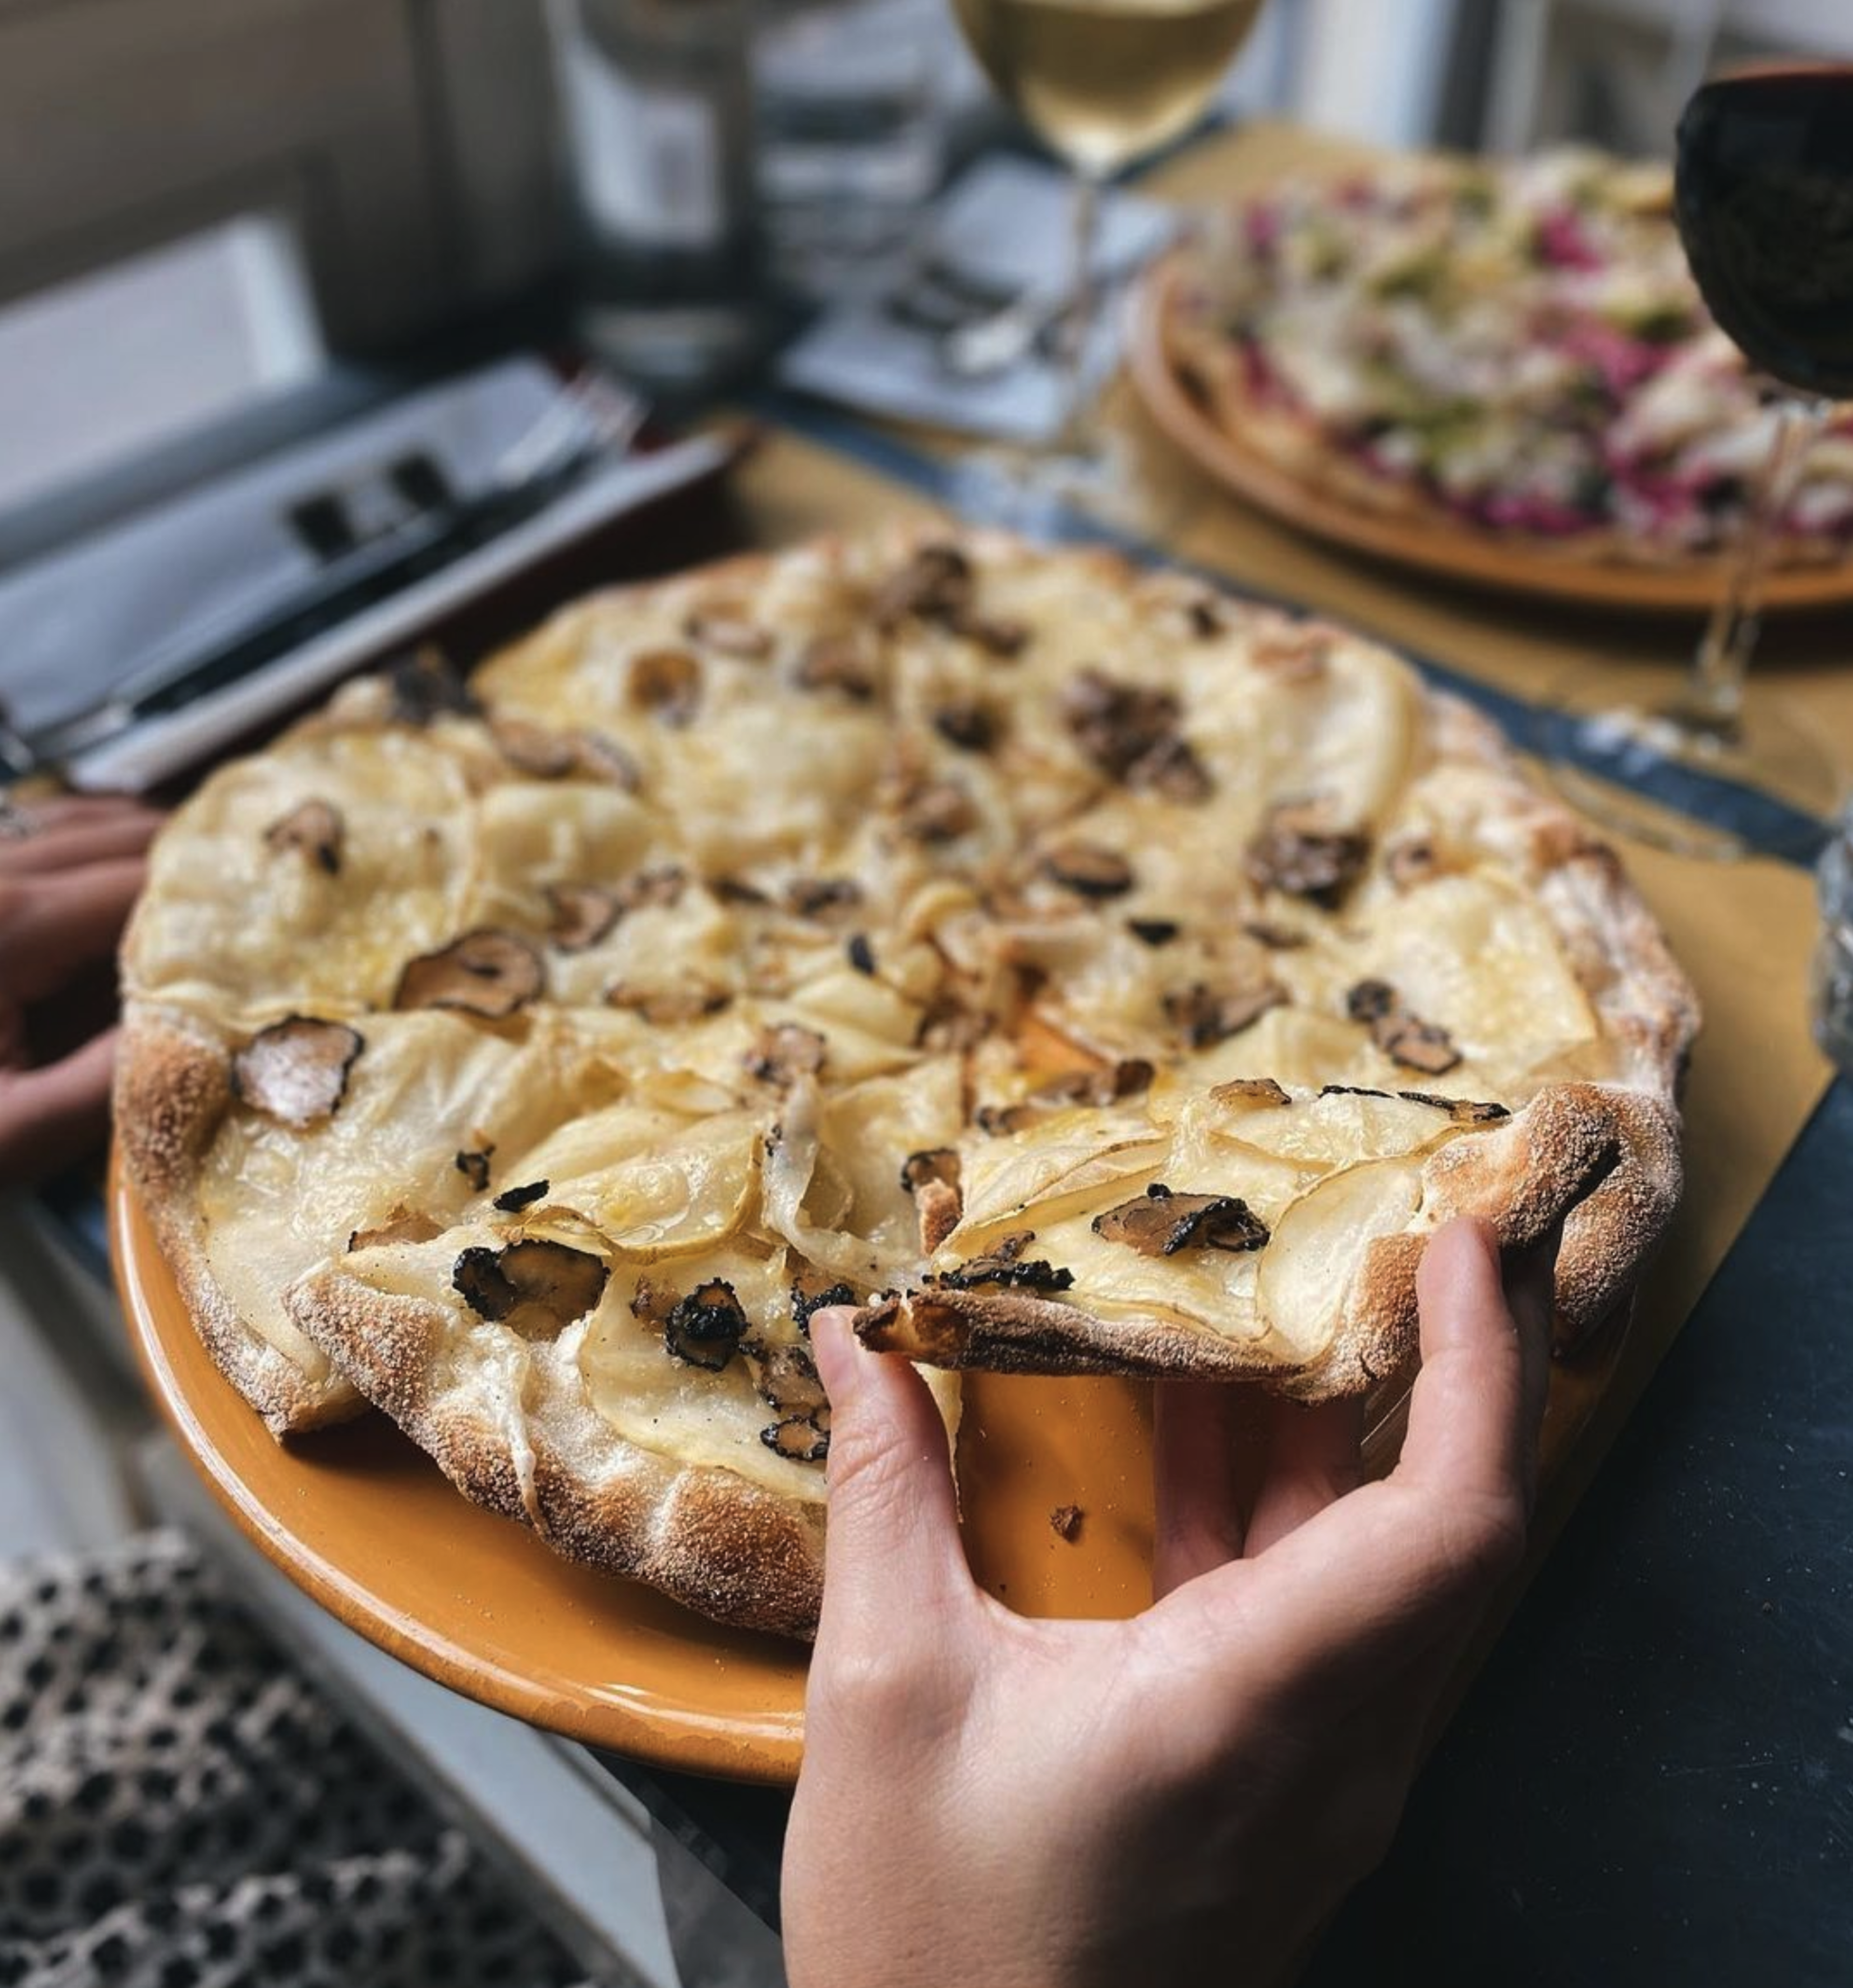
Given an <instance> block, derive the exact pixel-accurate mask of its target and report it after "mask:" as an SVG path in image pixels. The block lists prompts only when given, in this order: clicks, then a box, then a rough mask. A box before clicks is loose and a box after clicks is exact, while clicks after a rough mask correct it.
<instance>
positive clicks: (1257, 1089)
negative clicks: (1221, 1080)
mask: <svg viewBox="0 0 1853 1988" xmlns="http://www.w3.org/2000/svg"><path fill="white" fill-rule="evenodd" d="M1210 1096H1211V1097H1213V1098H1214V1099H1215V1100H1216V1102H1217V1103H1218V1104H1247V1105H1253V1106H1254V1107H1256V1108H1260V1107H1262V1106H1265V1105H1270V1104H1292V1103H1293V1099H1292V1098H1291V1097H1290V1096H1289V1095H1288V1094H1287V1091H1286V1090H1284V1089H1283V1087H1282V1086H1281V1085H1280V1084H1277V1083H1276V1081H1275V1080H1274V1079H1273V1077H1231V1078H1230V1079H1229V1081H1228V1083H1226V1084H1218V1085H1217V1086H1216V1087H1215V1089H1214V1090H1212V1091H1211V1092H1210Z"/></svg>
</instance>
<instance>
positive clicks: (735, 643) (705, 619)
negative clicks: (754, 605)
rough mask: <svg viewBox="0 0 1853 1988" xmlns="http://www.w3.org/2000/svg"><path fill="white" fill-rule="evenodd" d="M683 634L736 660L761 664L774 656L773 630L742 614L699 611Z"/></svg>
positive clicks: (691, 617) (707, 610)
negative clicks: (771, 655) (760, 625)
mask: <svg viewBox="0 0 1853 1988" xmlns="http://www.w3.org/2000/svg"><path fill="white" fill-rule="evenodd" d="M682 633H683V634H685V635H686V636H687V637H688V639H689V641H691V642H698V643H700V644H701V645H702V647H703V648H705V649H712V650H713V651H715V653H716V654H719V655H722V656H733V657H736V658H739V661H742V662H746V663H756V662H762V661H764V660H765V658H766V657H768V656H769V655H770V654H772V634H771V632H770V631H769V630H767V629H765V628H762V627H759V626H758V624H756V623H755V622H752V621H749V620H747V619H746V617H745V616H744V615H743V614H727V613H725V612H720V613H717V612H715V610H712V609H704V608H697V609H696V610H695V612H694V613H693V614H691V615H690V616H689V617H688V620H685V622H684V623H683V624H682Z"/></svg>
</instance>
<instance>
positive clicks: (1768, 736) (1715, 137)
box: [1550, 63, 1853, 857]
mask: <svg viewBox="0 0 1853 1988" xmlns="http://www.w3.org/2000/svg"><path fill="white" fill-rule="evenodd" d="M1674 209H1675V215H1676V217H1677V219H1678V222H1679V235H1680V239H1681V241H1682V242H1683V243H1684V245H1685V248H1686V259H1687V260H1688V261H1689V263H1690V264H1691V265H1692V275H1693V276H1694V278H1695V279H1696V281H1697V283H1698V286H1699V291H1700V293H1701V294H1702V295H1703V297H1704V299H1705V301H1706V304H1707V305H1708V306H1709V307H1710V309H1711V313H1712V315H1713V317H1714V318H1715V319H1716V320H1717V322H1718V323H1719V326H1720V327H1721V328H1722V329H1723V331H1724V333H1725V334H1726V336H1728V337H1729V338H1730V340H1731V341H1732V342H1733V343H1734V344H1735V345H1736V346H1737V347H1738V348H1739V349H1740V350H1741V351H1742V352H1743V353H1744V355H1745V356H1746V357H1747V358H1748V359H1749V360H1750V361H1751V363H1753V365H1755V366H1757V367H1759V368H1760V370H1762V371H1763V373H1765V374H1767V375H1768V376H1769V377H1770V379H1771V380H1774V381H1775V382H1776V383H1777V384H1778V386H1779V387H1780V389H1781V390H1782V391H1780V395H1779V397H1778V398H1777V401H1776V403H1775V407H1776V411H1777V422H1776V428H1775V433H1774V440H1773V441H1772V444H1771V445H1770V451H1769V453H1768V455H1767V458H1766V459H1765V462H1764V463H1763V469H1762V473H1761V475H1760V478H1759V480H1758V483H1757V488H1756V489H1755V490H1754V491H1753V492H1752V495H1751V498H1750V504H1749V506H1748V509H1747V511H1746V515H1745V517H1744V519H1743V524H1742V526H1741V529H1740V532H1739V534H1738V537H1737V540H1736V544H1735V546H1734V547H1733V550H1732V553H1731V554H1730V570H1729V573H1728V574H1727V576H1726V582H1725V586H1724V590H1723V593H1722V594H1721V596H1720V597H1719V600H1718V603H1717V605H1716V607H1715V609H1714V610H1713V614H1712V617H1711V620H1710V621H1709V624H1708V625H1707V627H1706V631H1705V633H1704V634H1703V636H1702V637H1701V638H1700V640H1699V647H1698V652H1697V654H1696V657H1695V658H1694V660H1693V663H1692V669H1691V671H1690V672H1689V674H1688V676H1687V678H1686V682H1685V684H1684V685H1683V686H1682V688H1680V689H1679V691H1678V692H1677V693H1676V694H1675V695H1673V696H1672V697H1671V698H1668V699H1667V700H1665V702H1661V703H1659V704H1651V703H1645V702H1643V703H1640V704H1633V705H1629V704H1618V703H1616V702H1614V701H1613V699H1612V696H1611V695H1610V694H1609V693H1608V692H1606V691H1596V692H1592V693H1590V694H1588V695H1572V696H1571V697H1569V698H1566V699H1565V700H1564V702H1563V703H1562V704H1561V705H1560V706H1559V708H1558V709H1557V712H1555V714H1554V719H1553V728H1552V733H1551V737H1550V746H1551V750H1552V763H1551V769H1550V770H1551V773H1552V776H1553V778H1554V779H1555V781H1556V782H1557V786H1558V787H1559V788H1560V789H1561V790H1562V791H1563V792H1564V793H1565V794H1566V795H1567V796H1568V797H1569V798H1570V799H1571V800H1574V801H1575V802H1576V803H1577V804H1578V805H1579V806H1581V807H1583V808H1584V810H1586V811H1587V812H1588V813H1591V814H1593V815H1594V816H1596V817H1597V818H1598V820H1601V821H1604V822H1605V823H1608V824H1609V825H1610V826H1611V827H1617V828H1620V829H1621V830H1625V831H1626V832H1628V833H1632V834H1634V835H1637V836H1639V837H1642V839H1643V840H1646V841H1648V842H1651V843H1653V844H1656V845H1657V846H1658V847H1662V848H1666V849H1672V850H1677V851H1679V853H1681V854H1686V855H1695V856H1703V857H1731V856H1737V855H1741V854H1743V853H1744V850H1746V847H1760V848H1763V849H1765V850H1770V851H1772V852H1777V851H1781V852H1786V853H1797V854H1798V853H1802V852H1804V851H1806V850H1808V849H1809V848H1810V847H1811V845H1812V844H1814V842H1815V841H1816V840H1817V839H1818V837H1819V835H1820V833H1821V827H1822V822H1823V818H1824V817H1826V816H1831V814H1832V813H1833V812H1834V809H1835V808H1836V806H1838V802H1839V799H1840V790H1841V777H1840V771H1839V769H1838V767H1837V766H1836V765H1835V763H1834V761H1833V759H1831V757H1830V756H1829V755H1828V751H1827V749H1826V748H1825V746H1824V744H1823V742H1822V741H1821V738H1820V735H1819V733H1818V730H1811V729H1809V728H1808V726H1807V724H1806V723H1805V722H1804V721H1803V720H1802V719H1801V718H1798V717H1797V716H1794V715H1791V714H1790V712H1789V711H1788V710H1787V708H1785V707H1784V705H1783V703H1782V702H1781V700H1780V698H1777V697H1775V696H1774V695H1770V693H1769V692H1767V691H1764V690H1760V689H1759V690H1757V691H1754V692H1752V693H1750V694H1748V695H1746V683H1745V677H1746V671H1747V670H1748V668H1749V665H1750V655H1751V652H1752V651H1753V649H1754V647H1755V646H1756V642H1757V633H1758V627H1759V609H1760V603H1761V597H1762V592H1763V582H1764V580H1765V578H1766V576H1767V572H1768V568H1769V565H1770V560H1771V558H1772V556H1774V553H1775V551H1776V549H1777V541H1778V539H1779V538H1780V533H1781V532H1782V529H1783V527H1784V522H1785V519H1786V516H1787V512H1788V509H1789V504H1790V499H1792V498H1793V496H1794V493H1795V491H1796V489H1797V484H1798V482H1799V480H1800V478H1801V472H1802V470H1803V468H1804V465H1805V460H1806V457H1807V448H1808V445H1809V443H1810V441H1811V440H1812V438H1813V437H1814V434H1816V433H1817V431H1819V429H1820V428H1821V426H1822V425H1823V424H1824V422H1825V421H1827V419H1828V417H1829V415H1830V414H1831V411H1832V403H1833V402H1834V401H1844V400H1846V399H1848V398H1850V397H1853V65H1849V64H1840V63H1803V64H1787V65H1768V66H1759V67H1756V68H1752V69H1740V70H1737V71H1736V72H1733V73H1729V74H1726V75H1724V76H1719V77H1716V78H1714V79H1713V80H1712V81H1710V82H1709V83H1706V84H1705V85H1704V86H1703V87H1702V88H1701V89H1700V90H1699V92H1698V93H1697V94H1696V96H1694V97H1693V98H1692V101H1691V102H1690V103H1689V104H1688V105H1687V106H1686V110H1685V112H1684V113H1683V115H1682V117H1681V118H1680V120H1679V140H1678V150H1677V159H1676V163H1675V171H1674ZM1719 783H1722V784H1719ZM1682 800H1699V801H1700V802H1701V803H1711V804H1713V807H1714V818H1713V820H1700V819H1698V818H1697V814H1696V810H1695V812H1693V813H1682V812H1679V805H1680V803H1681V802H1682ZM1663 803H1664V804H1663ZM1719 803H1724V804H1725V805H1723V806H1718V805H1717V804H1719ZM1719 813H1735V814H1736V816H1738V820H1737V821H1736V823H1732V824H1730V825H1725V824H1724V823H1722V822H1720V821H1718V820H1716V814H1719ZM1750 820H1753V821H1754V823H1755V825H1754V827H1750V826H1747V825H1746V823H1748V822H1749V821H1750Z"/></svg>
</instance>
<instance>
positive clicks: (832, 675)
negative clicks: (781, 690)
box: [794, 635, 875, 704]
mask: <svg viewBox="0 0 1853 1988" xmlns="http://www.w3.org/2000/svg"><path fill="white" fill-rule="evenodd" d="M794 681H796V684H797V686H798V688H799V689H800V690H834V691H838V692H839V693H840V695H843V696H844V697H847V698H853V699H854V701H855V702H857V703H858V704H866V703H867V702H868V700H869V699H870V698H872V697H873V696H874V695H875V665H874V661H873V660H872V659H871V658H870V656H869V654H868V653H867V651H866V650H865V649H864V647H863V645H862V644H861V642H859V641H857V639H856V638H855V637H854V636H853V635H818V636H816V637H813V639H812V640H811V641H810V642H808V643H807V644H806V645H805V649H804V653H803V655H802V656H800V658H798V668H797V672H796V677H795V678H794Z"/></svg>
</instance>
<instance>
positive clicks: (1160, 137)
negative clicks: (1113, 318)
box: [952, 0, 1263, 501]
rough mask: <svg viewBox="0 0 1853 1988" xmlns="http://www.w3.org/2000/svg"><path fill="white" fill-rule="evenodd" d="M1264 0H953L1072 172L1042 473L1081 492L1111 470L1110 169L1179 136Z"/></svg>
mask: <svg viewBox="0 0 1853 1988" xmlns="http://www.w3.org/2000/svg"><path fill="white" fill-rule="evenodd" d="M1262 4H1263V0H952V9H953V12H954V14H955V15H956V16H957V19H958V21H959V27H960V29H962V32H964V35H965V39H966V40H967V42H969V43H970V44H971V47H972V53H973V54H974V55H976V56H977V58H978V60H979V63H980V64H981V66H982V67H983V69H984V71H985V73H986V75H987V76H989V78H990V79H991V81H992V83H993V84H994V85H995V86H996V89H997V91H998V93H999V95H1000V96H1003V99H1004V100H1005V101H1006V103H1009V105H1010V106H1012V108H1013V109H1014V110H1016V111H1017V112H1018V113H1019V115H1020V116H1021V117H1023V120H1024V122H1025V123H1027V124H1028V125H1029V127H1030V129H1031V130H1033V131H1034V132H1035V134H1036V136H1037V137H1040V138H1041V139H1042V140H1043V141H1044V142H1045V143H1046V144H1048V145H1049V146H1050V147H1051V148H1052V149H1053V150H1054V151H1055V152H1056V153H1057V154H1059V155H1060V157H1061V158H1062V159H1063V160H1064V161H1066V162H1067V164H1068V165H1069V166H1070V167H1071V168H1072V169H1073V171H1074V175H1075V181H1076V199H1075V228H1074V236H1075V238H1074V275H1073V293H1072V294H1073V300H1074V301H1073V307H1072V309H1071V310H1070V313H1069V316H1068V323H1067V331H1068V336H1067V339H1066V340H1065V352H1064V357H1065V358H1066V360H1067V405H1066V410H1065V417H1064V420H1063V429H1062V433H1061V435H1060V439H1059V440H1058V441H1057V444H1056V446H1055V451H1054V454H1053V456H1052V457H1050V458H1046V459H1045V462H1044V463H1043V465H1042V468H1043V471H1044V472H1045V476H1044V478H1043V479H1042V480H1043V481H1045V482H1047V483H1049V484H1050V485H1052V486H1063V489H1061V492H1060V494H1072V495H1077V496H1080V498H1081V499H1083V501H1085V499H1086V495H1087V487H1086V486H1087V485H1088V484H1089V483H1090V482H1093V481H1094V480H1095V479H1096V478H1097V477H1098V476H1099V475H1100V474H1101V464H1100V462H1099V460H1098V458H1097V455H1096V452H1095V448H1094V438H1093V435H1092V431H1091V427H1090V414H1091V412H1092V408H1091V404H1090V397H1089V395H1088V393H1087V359H1088V353H1089V350H1090V347H1091V345H1092V343H1093V338H1092V333H1093V330H1094V316H1095V306H1096V298H1095V294H1094V292H1095V282H1094V277H1095V273H1096V272H1095V268H1094V240H1095V233H1096V224H1097V218H1098V215H1099V208H1100V190H1101V185H1102V184H1103V183H1104V181H1105V180H1106V179H1107V177H1108V176H1109V175H1110V174H1113V173H1115V172H1117V171H1119V170H1120V168H1121V167H1123V166H1127V165H1130V164H1132V162H1133V161H1134V160H1136V159H1140V158H1143V157H1146V156H1147V155H1148V154H1150V153H1151V152H1154V151H1156V150H1158V147H1160V146H1161V145H1164V144H1168V142H1169V141H1170V140H1172V139H1173V138H1175V137H1179V136H1181V135H1182V134H1183V133H1184V132H1185V131H1187V130H1189V128H1190V127H1191V126H1192V124H1193V123H1195V121H1196V120H1197V119H1198V118H1199V117H1201V116H1202V113H1203V112H1204V110H1205V108H1206V107H1207V106H1208V105H1209V100H1210V99H1211V97H1212V96H1214V95H1215V94H1216V86H1217V84H1218V83H1219V82H1220V81H1221V79H1222V73H1223V71H1224V70H1225V69H1226V68H1227V67H1228V66H1229V62H1230V60H1231V59H1232V58H1233V56H1234V55H1235V53H1236V50H1237V49H1239V48H1240V46H1242V43H1243V41H1244V40H1245V39H1246V37H1247V35H1248V32H1249V29H1251V28H1252V27H1253V25H1254V23H1255V17H1256V15H1258V14H1259V13H1260V11H1261V8H1262Z"/></svg>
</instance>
